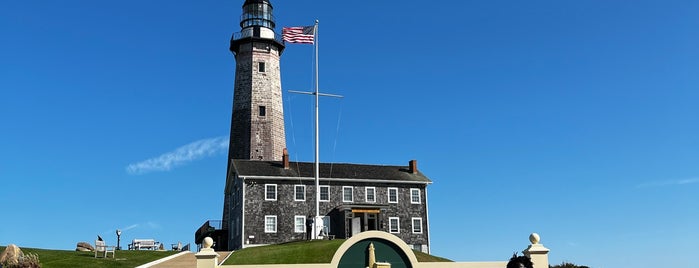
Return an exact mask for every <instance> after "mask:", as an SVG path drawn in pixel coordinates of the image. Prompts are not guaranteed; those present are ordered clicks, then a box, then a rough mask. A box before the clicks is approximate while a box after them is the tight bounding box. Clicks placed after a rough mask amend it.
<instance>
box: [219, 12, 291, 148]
mask: <svg viewBox="0 0 699 268" xmlns="http://www.w3.org/2000/svg"><path fill="white" fill-rule="evenodd" d="M240 27H241V30H240V32H238V33H234V34H233V37H232V38H231V46H230V50H231V52H233V55H235V61H236V66H235V91H234V96H233V116H232V120H231V135H230V144H229V149H228V150H229V151H228V159H229V160H230V159H251V160H275V161H278V160H281V158H282V153H283V150H284V148H285V147H286V137H285V135H284V134H285V133H284V108H283V107H282V91H281V78H280V70H279V57H280V56H281V54H282V51H283V50H284V42H283V41H282V38H281V35H277V34H276V33H275V32H274V27H275V22H274V16H273V14H272V4H271V3H270V1H269V0H246V1H245V3H244V4H243V14H242V15H241V16H240Z"/></svg>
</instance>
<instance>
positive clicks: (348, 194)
mask: <svg viewBox="0 0 699 268" xmlns="http://www.w3.org/2000/svg"><path fill="white" fill-rule="evenodd" d="M353 196H354V192H353V188H352V186H342V202H352V201H353V200H354V198H353Z"/></svg>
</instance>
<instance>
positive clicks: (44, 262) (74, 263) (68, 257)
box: [0, 247, 177, 268]
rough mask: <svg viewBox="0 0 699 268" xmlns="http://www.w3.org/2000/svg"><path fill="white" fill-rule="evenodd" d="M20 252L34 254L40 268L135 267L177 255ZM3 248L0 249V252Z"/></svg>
mask: <svg viewBox="0 0 699 268" xmlns="http://www.w3.org/2000/svg"><path fill="white" fill-rule="evenodd" d="M20 249H22V252H24V253H25V254H27V253H34V254H37V255H38V256H39V261H40V262H41V267H42V268H74V267H94V268H102V267H105V268H121V267H124V268H126V267H136V266H139V265H141V264H146V263H149V262H151V261H154V260H157V259H161V258H164V257H167V256H170V255H173V254H175V253H177V252H176V251H146V250H142V251H138V250H119V251H117V252H116V258H111V256H112V255H111V254H110V255H109V256H110V258H107V259H104V258H99V259H96V258H95V253H93V252H81V251H69V250H48V249H35V248H22V247H20ZM4 250H5V247H0V252H2V251H4Z"/></svg>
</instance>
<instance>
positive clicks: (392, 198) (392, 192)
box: [388, 187, 398, 204]
mask: <svg viewBox="0 0 699 268" xmlns="http://www.w3.org/2000/svg"><path fill="white" fill-rule="evenodd" d="M388 203H396V204H397V203H398V188H395V187H388Z"/></svg>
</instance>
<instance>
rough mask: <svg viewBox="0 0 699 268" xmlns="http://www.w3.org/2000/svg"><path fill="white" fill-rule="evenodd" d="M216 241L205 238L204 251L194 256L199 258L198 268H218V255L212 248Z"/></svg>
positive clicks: (203, 242)
mask: <svg viewBox="0 0 699 268" xmlns="http://www.w3.org/2000/svg"><path fill="white" fill-rule="evenodd" d="M213 244H214V240H213V239H211V237H206V238H204V241H202V249H201V251H199V253H197V254H194V256H195V257H197V268H216V267H218V253H216V252H215V251H214V249H213V248H211V246H212V245H213Z"/></svg>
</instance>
